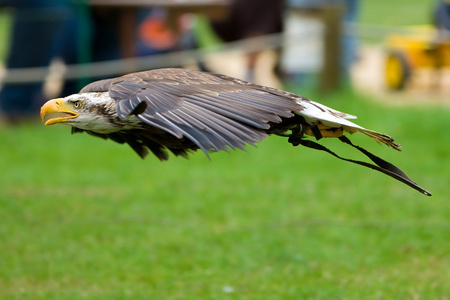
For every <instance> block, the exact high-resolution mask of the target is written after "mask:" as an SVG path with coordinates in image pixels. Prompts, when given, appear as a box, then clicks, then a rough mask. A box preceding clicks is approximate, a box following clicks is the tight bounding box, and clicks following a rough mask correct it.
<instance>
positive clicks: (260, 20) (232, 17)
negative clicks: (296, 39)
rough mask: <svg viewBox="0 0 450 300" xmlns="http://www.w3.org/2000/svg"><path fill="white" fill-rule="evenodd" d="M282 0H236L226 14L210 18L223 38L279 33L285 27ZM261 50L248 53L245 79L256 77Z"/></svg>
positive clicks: (212, 25) (230, 38)
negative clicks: (214, 18)
mask: <svg viewBox="0 0 450 300" xmlns="http://www.w3.org/2000/svg"><path fill="white" fill-rule="evenodd" d="M284 4H285V3H284V1H283V0H266V1H264V3H262V2H261V1H260V0H234V1H232V3H231V6H230V8H229V12H228V15H227V17H226V18H224V19H223V20H218V21H211V27H212V29H213V30H214V32H215V33H216V34H217V35H218V36H219V38H221V39H222V40H223V41H224V42H234V41H238V40H242V39H246V38H252V37H258V36H263V35H267V34H273V33H279V32H282V30H283V18H282V16H283V11H284V7H285V6H284ZM259 54H260V51H252V52H250V53H248V54H247V56H246V59H247V62H246V63H247V75H246V78H245V79H246V80H248V81H253V80H254V72H255V65H256V60H257V58H258V55H259Z"/></svg>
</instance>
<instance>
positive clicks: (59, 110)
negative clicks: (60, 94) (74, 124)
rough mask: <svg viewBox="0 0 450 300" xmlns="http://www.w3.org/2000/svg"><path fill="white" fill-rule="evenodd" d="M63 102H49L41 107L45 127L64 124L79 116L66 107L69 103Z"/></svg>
mask: <svg viewBox="0 0 450 300" xmlns="http://www.w3.org/2000/svg"><path fill="white" fill-rule="evenodd" d="M63 100H64V99H63V98H58V99H53V100H49V101H47V102H46V103H45V104H44V105H43V106H42V107H41V119H42V121H43V122H45V125H53V124H56V123H64V122H67V121H68V120H70V119H73V118H76V117H78V116H79V114H77V113H76V112H73V111H71V110H70V109H68V108H67V107H64V106H65V105H67V102H64V101H63Z"/></svg>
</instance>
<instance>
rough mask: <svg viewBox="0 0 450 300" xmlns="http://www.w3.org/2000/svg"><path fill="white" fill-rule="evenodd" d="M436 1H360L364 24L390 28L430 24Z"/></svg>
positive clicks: (361, 17) (361, 19) (361, 18)
mask: <svg viewBox="0 0 450 300" xmlns="http://www.w3.org/2000/svg"><path fill="white" fill-rule="evenodd" d="M436 3H437V1H435V0H414V1H411V0H396V1H390V0H377V1H373V0H372V1H371V0H369V1H367V0H366V1H360V17H359V19H360V21H361V22H362V23H368V24H376V25H390V26H405V25H421V24H430V23H431V22H432V20H433V10H434V7H435V5H436Z"/></svg>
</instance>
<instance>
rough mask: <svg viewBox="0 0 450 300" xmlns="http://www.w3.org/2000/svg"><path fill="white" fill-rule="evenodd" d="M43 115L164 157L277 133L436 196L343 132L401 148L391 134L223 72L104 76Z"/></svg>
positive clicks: (58, 101)
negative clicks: (352, 153) (332, 145)
mask: <svg viewBox="0 0 450 300" xmlns="http://www.w3.org/2000/svg"><path fill="white" fill-rule="evenodd" d="M41 118H42V120H43V121H45V125H52V124H56V123H64V124H67V125H71V126H72V132H83V131H86V132H88V133H89V134H92V135H94V136H98V137H101V138H104V139H111V140H113V141H116V142H118V143H127V144H129V145H130V146H131V148H133V150H134V151H136V153H137V154H138V155H139V156H141V157H142V158H144V157H145V156H146V155H147V154H148V150H150V151H151V152H152V153H153V154H154V155H156V156H157V157H158V158H159V159H160V160H166V159H168V153H167V150H169V151H170V152H172V153H174V154H175V155H182V156H187V155H188V153H189V152H190V151H195V150H197V149H201V150H202V151H203V152H205V154H206V155H208V152H210V151H221V150H227V149H228V148H232V149H235V148H240V149H243V148H244V146H245V145H246V144H252V145H254V144H255V143H257V142H259V141H261V140H263V139H264V138H266V137H267V136H268V135H270V134H276V135H281V136H286V137H288V141H289V142H290V143H291V144H293V145H294V146H297V145H303V146H306V147H310V148H314V149H319V150H324V151H326V152H329V153H331V154H332V155H334V156H336V157H338V158H340V159H344V160H346V161H351V162H355V163H358V164H361V165H364V166H367V167H370V168H372V169H375V170H378V171H380V172H383V173H385V174H387V175H389V176H391V177H394V178H395V179H397V180H400V181H402V182H404V183H405V184H407V185H409V186H411V187H412V188H414V189H416V190H418V191H420V192H422V193H423V194H425V195H431V194H430V193H429V192H427V191H426V190H424V189H423V188H421V187H420V186H418V185H417V184H416V183H415V182H413V181H412V180H411V179H410V178H409V177H408V176H406V174H405V173H403V172H402V171H401V170H399V169H398V168H396V167H395V166H393V165H392V164H390V163H388V162H386V161H384V160H382V159H380V158H378V157H376V156H374V155H373V154H371V153H369V152H367V151H366V150H364V149H362V148H360V147H358V146H355V145H353V144H351V142H350V141H349V140H348V139H347V138H346V137H345V136H344V133H350V134H353V133H355V132H361V133H364V134H366V135H367V136H369V137H371V138H372V139H374V140H375V141H377V142H379V143H382V144H385V145H387V146H389V147H391V148H393V149H396V150H400V149H399V148H400V145H399V144H397V143H395V142H394V140H393V139H392V138H391V137H390V136H388V135H385V134H382V133H378V132H375V131H372V130H368V129H365V128H363V127H361V126H359V125H356V124H355V123H353V122H351V121H349V120H348V119H354V118H356V117H355V116H352V115H349V114H346V113H343V112H339V111H336V110H334V109H331V108H329V107H326V106H325V105H322V104H319V103H316V102H314V101H311V100H309V99H307V98H305V97H302V96H299V95H296V94H293V93H289V92H286V91H282V90H279V89H275V88H270V87H265V86H260V85H256V84H253V83H249V82H246V81H243V80H239V79H236V78H232V77H228V76H225V75H220V74H211V73H206V72H200V71H196V70H189V69H177V68H169V69H156V70H151V71H145V72H138V73H131V74H128V75H125V76H121V77H117V78H112V79H106V80H100V81H96V82H93V83H91V84H88V85H87V86H85V87H84V88H83V89H82V90H81V91H80V93H78V94H74V95H70V96H67V97H65V98H59V99H54V100H50V101H48V102H47V103H45V104H44V106H42V108H41ZM306 136H312V137H314V138H315V139H316V140H319V139H320V138H322V137H333V138H339V139H340V140H341V141H343V142H345V143H347V144H350V145H351V146H353V147H355V148H357V149H358V150H360V151H361V152H363V153H364V154H366V155H367V156H368V157H369V158H370V159H371V160H372V161H373V162H375V164H376V165H372V164H368V163H365V162H359V161H354V160H349V159H345V158H341V157H340V156H338V155H336V154H335V153H334V152H332V151H330V150H328V149H327V148H325V147H323V146H322V145H320V144H317V143H316V142H313V141H312V140H310V139H306Z"/></svg>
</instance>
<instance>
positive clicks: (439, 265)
mask: <svg viewBox="0 0 450 300" xmlns="http://www.w3.org/2000/svg"><path fill="white" fill-rule="evenodd" d="M344 100H345V101H344ZM325 101H326V102H325V104H328V105H330V106H333V107H335V108H337V109H343V110H346V111H348V112H350V113H354V114H357V115H358V116H359V117H360V120H359V123H360V124H361V125H364V126H368V127H370V128H374V129H377V130H380V131H383V132H387V133H390V134H392V135H393V136H395V137H396V138H397V140H398V141H399V142H401V143H402V144H403V145H404V151H403V152H402V153H398V152H396V151H392V150H390V149H388V148H386V147H381V146H378V145H376V144H375V143H373V142H372V141H370V140H369V139H366V138H365V137H364V136H359V135H355V136H353V140H354V141H356V143H357V144H360V145H364V146H365V147H367V148H368V149H369V150H371V151H372V152H374V153H375V154H378V155H380V156H382V157H384V158H386V159H387V160H388V161H391V162H394V163H395V164H396V165H398V166H399V167H401V168H402V169H404V170H405V171H406V172H407V173H408V175H410V176H411V177H412V178H413V179H415V180H416V181H417V182H419V183H420V184H422V185H423V186H424V187H426V188H427V189H429V190H430V191H431V192H433V194H434V195H433V196H432V197H431V198H430V197H425V196H423V195H421V194H420V193H418V192H416V191H414V190H412V189H410V188H408V187H407V186H405V185H403V184H401V183H399V182H397V181H394V180H392V179H390V178H388V177H387V176H385V175H382V174H380V173H376V172H374V171H371V170H369V169H365V168H362V167H360V166H356V165H351V164H348V163H345V162H341V161H338V160H336V159H335V158H333V157H331V156H329V155H328V154H325V153H320V152H316V151H314V150H310V149H306V148H294V147H291V146H290V145H289V144H288V143H287V142H286V141H285V140H284V139H282V138H277V137H272V138H270V139H268V140H267V141H265V142H263V143H261V144H260V145H259V147H258V148H257V149H256V148H253V147H249V148H248V151H246V152H243V151H232V152H231V153H229V154H227V153H215V154H212V155H211V157H212V160H211V161H208V160H207V159H206V158H205V157H204V155H203V154H201V153H197V154H195V155H194V156H193V157H192V158H191V159H190V160H185V159H183V158H173V157H172V158H171V160H170V161H169V162H165V163H160V162H159V161H157V160H156V159H155V158H153V157H150V158H149V159H147V160H144V161H142V160H140V159H139V158H138V156H137V155H135V154H134V153H133V152H132V151H131V149H128V148H127V147H126V146H121V145H118V144H115V143H113V142H109V141H103V140H100V139H97V138H93V137H90V136H88V135H86V134H77V135H70V134H69V128H67V127H65V126H52V127H44V126H43V125H41V124H30V125H22V126H19V127H3V128H1V129H0V145H2V147H1V148H0V167H1V170H2V174H3V176H2V180H1V181H0V199H1V200H0V219H1V222H2V225H1V227H0V241H1V242H0V253H1V259H0V298H1V299H21V300H22V299H446V297H447V296H448V295H449V294H450V286H449V285H448V282H450V274H449V268H450V261H449V260H450V256H449V253H450V242H449V239H448V233H449V230H450V223H449V221H448V220H449V218H450V202H449V201H448V182H449V179H450V178H449V177H450V176H449V174H450V150H449V149H450V134H449V132H448V130H446V128H447V127H448V117H449V113H450V111H449V110H448V109H442V108H432V107H431V108H430V107H423V108H420V109H419V108H387V107H383V106H380V105H377V104H374V103H371V102H370V101H367V100H361V99H360V97H359V96H357V95H354V94H352V93H349V92H343V93H340V94H335V95H333V96H331V97H329V98H328V99H325ZM324 142H325V143H326V144H327V145H328V146H329V147H332V148H333V149H337V151H338V152H340V153H341V154H344V153H345V155H346V156H352V155H353V154H355V153H353V152H347V151H348V148H347V147H345V146H344V145H340V143H339V142H337V143H333V141H331V140H326V141H324Z"/></svg>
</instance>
